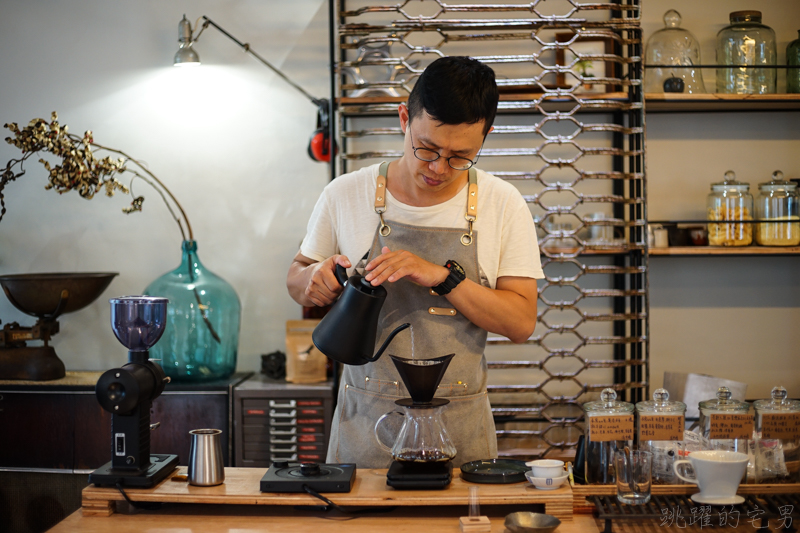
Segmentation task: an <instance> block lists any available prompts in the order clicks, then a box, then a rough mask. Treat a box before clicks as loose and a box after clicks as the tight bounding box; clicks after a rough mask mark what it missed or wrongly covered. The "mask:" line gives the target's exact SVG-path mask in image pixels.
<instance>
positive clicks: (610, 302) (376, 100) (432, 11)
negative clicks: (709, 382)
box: [332, 0, 648, 458]
mask: <svg viewBox="0 0 800 533" xmlns="http://www.w3.org/2000/svg"><path fill="white" fill-rule="evenodd" d="M336 14H337V16H338V17H339V18H338V21H336V23H335V24H334V28H332V29H333V30H334V32H335V39H334V42H335V43H336V47H337V49H336V50H335V52H336V54H337V58H338V62H337V65H336V67H335V72H334V75H335V76H336V78H337V80H338V82H337V83H336V84H335V86H336V88H335V92H336V94H335V97H336V98H337V102H338V106H337V110H336V115H335V116H336V119H337V124H336V126H337V133H338V137H337V143H338V145H339V150H340V151H339V157H338V160H337V162H336V163H335V165H336V167H335V168H336V171H337V172H342V173H343V172H349V171H352V170H355V169H356V168H360V167H361V166H364V165H369V164H374V163H376V162H379V161H381V160H388V159H392V158H397V157H400V155H401V154H402V132H401V130H400V127H399V126H398V125H397V114H396V113H397V106H398V104H399V103H401V102H404V101H405V99H406V98H407V96H408V94H409V92H410V91H411V89H412V88H413V85H414V82H415V81H416V79H417V77H418V76H419V74H420V73H421V72H422V71H423V70H424V69H425V67H426V66H427V65H428V64H429V63H430V62H432V61H434V60H435V59H437V58H439V57H442V56H447V55H468V56H471V57H474V58H476V59H479V60H481V61H483V62H485V63H487V64H489V65H490V66H491V67H492V68H493V69H494V70H495V73H496V76H497V79H498V85H499V87H500V91H501V101H500V105H499V110H498V117H497V119H496V121H495V129H494V131H493V133H492V134H491V135H489V136H488V137H487V140H486V144H485V146H484V148H483V149H482V151H481V155H480V162H479V163H478V166H480V168H482V169H483V170H486V171H487V172H490V173H492V174H494V175H496V176H498V177H500V178H503V179H505V180H508V181H510V182H512V183H514V184H515V185H516V186H517V187H518V188H519V190H520V192H521V193H522V195H523V196H524V198H525V200H526V201H527V202H528V205H529V206H530V210H531V216H532V217H534V219H535V221H536V224H537V228H538V231H539V246H540V250H541V254H542V264H543V268H544V272H545V279H544V280H540V281H539V304H538V307H539V309H538V324H537V328H536V331H535V332H534V335H533V336H532V337H531V338H530V339H529V340H528V341H527V342H526V343H524V344H522V345H513V344H512V343H511V342H510V341H509V340H508V339H505V338H503V337H499V336H496V335H492V334H490V336H489V346H488V347H487V359H488V361H489V368H490V385H489V392H490V398H491V402H492V406H493V412H494V415H495V420H496V422H497V427H498V440H499V445H500V450H501V455H505V456H514V457H523V458H530V457H540V456H544V455H568V454H569V449H570V448H571V447H573V446H574V445H575V444H576V441H577V438H578V436H579V435H580V434H582V432H583V426H582V421H583V413H582V410H581V408H580V404H582V403H584V402H586V401H589V400H591V399H594V397H595V396H597V395H598V394H599V392H600V391H601V390H602V389H603V388H605V387H612V388H614V389H616V390H617V391H618V394H619V396H620V397H621V398H627V399H628V400H632V401H636V400H638V399H641V398H642V397H643V395H644V394H645V393H646V390H647V382H648V373H647V360H648V341H647V312H648V303H647V242H646V231H645V224H646V222H645V221H646V205H645V177H644V115H643V93H642V57H641V56H642V33H641V29H640V27H639V2H638V1H637V0H622V1H620V2H607V3H602V2H601V3H588V2H587V3H584V2H577V1H574V0H539V1H533V2H504V3H502V4H490V3H480V2H479V3H469V4H467V3H455V2H451V3H446V2H442V1H439V0H407V1H404V2H398V3H394V4H392V3H388V2H387V3H380V2H377V1H369V0H347V1H345V0H339V2H338V3H337V5H336ZM510 319H513V317H510Z"/></svg>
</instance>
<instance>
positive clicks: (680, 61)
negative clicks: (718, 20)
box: [644, 9, 706, 94]
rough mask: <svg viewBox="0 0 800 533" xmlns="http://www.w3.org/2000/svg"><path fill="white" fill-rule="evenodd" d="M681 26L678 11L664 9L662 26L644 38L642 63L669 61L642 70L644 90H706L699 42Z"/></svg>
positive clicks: (681, 91) (692, 91) (701, 91)
mask: <svg viewBox="0 0 800 533" xmlns="http://www.w3.org/2000/svg"><path fill="white" fill-rule="evenodd" d="M680 26H681V14H680V13H678V12H677V11H675V10H674V9H670V10H669V11H667V12H666V13H664V27H663V28H661V29H660V30H658V31H657V32H655V33H654V34H653V35H651V36H650V38H649V39H648V40H647V50H646V51H645V61H644V62H645V64H646V65H669V66H659V67H655V68H648V69H646V70H645V73H644V91H645V92H647V93H662V92H664V93H687V94H696V93H704V92H706V87H705V85H703V75H702V73H701V71H700V69H698V68H695V67H694V65H700V64H702V62H701V61H700V43H699V42H698V41H697V39H696V38H695V36H694V35H692V34H691V32H689V31H688V30H685V29H683V28H681V27H680Z"/></svg>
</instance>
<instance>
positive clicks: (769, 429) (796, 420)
mask: <svg viewBox="0 0 800 533" xmlns="http://www.w3.org/2000/svg"><path fill="white" fill-rule="evenodd" d="M761 438H763V439H786V440H795V439H800V413H762V414H761Z"/></svg>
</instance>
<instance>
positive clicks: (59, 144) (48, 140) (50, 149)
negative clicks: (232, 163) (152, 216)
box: [0, 111, 194, 241]
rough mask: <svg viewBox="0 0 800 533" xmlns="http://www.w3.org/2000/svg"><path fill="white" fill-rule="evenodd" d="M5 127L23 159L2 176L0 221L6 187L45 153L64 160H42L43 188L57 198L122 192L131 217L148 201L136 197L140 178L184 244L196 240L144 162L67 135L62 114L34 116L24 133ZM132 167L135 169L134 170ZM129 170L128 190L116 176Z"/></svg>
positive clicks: (177, 206)
mask: <svg viewBox="0 0 800 533" xmlns="http://www.w3.org/2000/svg"><path fill="white" fill-rule="evenodd" d="M5 128H7V129H8V130H9V131H11V133H13V134H14V136H13V137H6V142H7V143H8V144H12V145H14V146H16V147H17V148H19V149H20V150H22V154H23V155H22V157H21V158H20V159H12V160H11V161H9V162H8V164H6V168H5V169H3V171H2V173H0V221H2V220H3V216H4V215H5V214H6V204H5V196H4V195H3V190H4V189H5V187H6V185H7V184H8V183H10V182H12V181H14V180H16V179H17V178H19V177H20V176H22V175H24V174H25V168H24V167H25V161H26V160H27V159H28V158H30V157H31V156H33V155H34V154H37V153H40V152H44V153H50V154H53V155H54V156H56V157H58V158H60V159H61V162H60V163H59V164H57V165H51V163H50V162H49V161H47V160H45V159H39V162H40V163H41V164H42V165H43V166H44V168H45V169H46V170H47V171H48V173H49V175H48V182H47V185H45V189H48V190H49V189H54V190H55V191H56V192H58V193H59V194H64V193H67V192H69V191H73V190H74V191H77V192H78V194H79V195H81V196H82V197H83V198H86V199H87V200H90V199H92V198H94V195H95V194H97V193H98V192H100V191H103V190H105V194H106V196H114V192H115V191H120V192H121V193H123V194H130V195H131V197H132V198H133V200H132V201H131V205H130V207H126V208H124V209H123V210H122V211H123V212H125V213H133V212H136V211H141V210H142V204H143V202H144V197H142V196H136V195H134V194H133V193H132V190H133V180H134V179H135V178H140V179H142V180H144V181H145V182H146V183H148V184H149V185H150V186H151V187H153V189H155V190H156V192H158V194H159V195H160V196H161V199H162V200H164V203H165V204H166V206H167V209H169V212H170V214H171V215H172V218H174V219H175V222H177V224H178V227H179V228H180V231H181V235H182V237H183V240H184V241H185V240H190V241H191V240H194V238H193V233H192V226H191V225H190V224H189V219H188V218H187V217H186V213H185V212H184V210H183V208H182V207H181V204H180V203H178V200H177V199H175V196H173V195H172V193H171V192H170V190H169V189H168V188H167V187H166V185H164V183H163V182H162V181H161V180H160V179H158V178H157V177H156V176H155V175H154V174H153V173H152V172H150V171H149V170H148V169H147V168H146V167H145V165H144V164H143V163H142V162H140V161H137V160H136V159H133V158H132V157H131V156H129V155H128V154H126V153H125V152H122V151H120V150H114V149H113V148H108V147H107V146H102V145H100V144H97V143H96V142H94V136H93V135H92V132H91V131H87V132H85V133H84V134H83V137H80V136H78V135H75V134H72V133H69V128H68V126H67V125H66V124H64V125H61V124H59V122H58V114H57V113H56V112H55V111H54V112H53V113H52V114H51V120H50V122H47V121H46V120H45V119H43V118H35V119H33V120H31V121H30V122H29V123H28V125H27V126H25V127H24V128H22V129H20V128H19V126H18V125H17V124H16V123H13V122H12V123H11V124H5ZM95 150H97V151H102V150H105V151H106V152H109V153H112V154H116V155H118V156H121V157H119V158H118V159H115V158H112V157H111V156H106V157H102V158H98V157H97V156H96V155H95ZM131 164H132V165H134V166H135V168H134V167H131V166H130V165H131ZM125 172H128V173H130V174H132V176H133V177H132V178H131V183H130V185H128V186H126V185H124V184H123V183H122V182H120V181H119V180H118V179H117V178H116V176H117V175H120V174H123V173H125ZM187 237H188V238H187Z"/></svg>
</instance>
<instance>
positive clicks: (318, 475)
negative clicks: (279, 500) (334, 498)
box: [260, 461, 356, 492]
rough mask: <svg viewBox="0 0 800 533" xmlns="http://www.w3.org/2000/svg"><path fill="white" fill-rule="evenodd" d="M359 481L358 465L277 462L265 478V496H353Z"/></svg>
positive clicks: (262, 485) (262, 479) (262, 489)
mask: <svg viewBox="0 0 800 533" xmlns="http://www.w3.org/2000/svg"><path fill="white" fill-rule="evenodd" d="M355 479H356V465H354V464H318V463H289V462H287V461H275V462H274V463H272V466H270V467H269V469H268V470H267V473H266V474H264V477H262V478H261V484H260V490H261V492H306V487H307V488H309V489H311V490H314V491H316V492H350V491H351V490H352V489H353V483H354V482H355Z"/></svg>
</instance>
